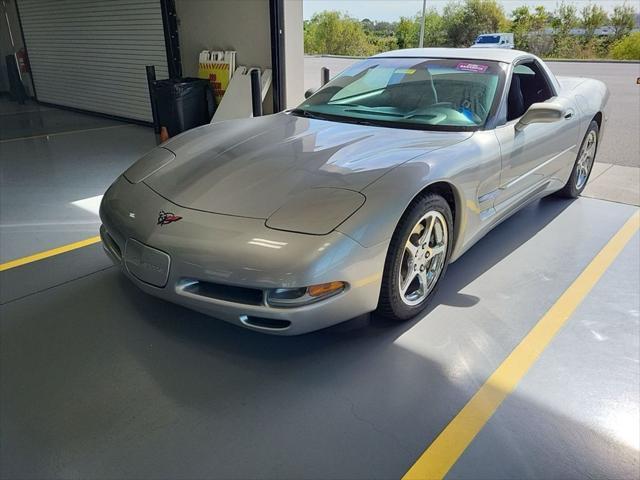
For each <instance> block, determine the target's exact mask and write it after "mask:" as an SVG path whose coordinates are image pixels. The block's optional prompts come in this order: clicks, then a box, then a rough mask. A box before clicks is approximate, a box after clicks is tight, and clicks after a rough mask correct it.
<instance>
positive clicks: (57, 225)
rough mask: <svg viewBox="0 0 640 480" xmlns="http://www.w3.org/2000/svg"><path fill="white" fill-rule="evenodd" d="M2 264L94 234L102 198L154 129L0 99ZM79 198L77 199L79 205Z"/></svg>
mask: <svg viewBox="0 0 640 480" xmlns="http://www.w3.org/2000/svg"><path fill="white" fill-rule="evenodd" d="M0 112H2V113H1V114H0V158H1V159H2V161H0V263H2V262H6V261H8V260H12V259H14V258H19V257H23V256H26V255H29V254H32V253H35V252H38V251H41V250H47V249H50V248H54V247H57V246H59V245H63V244H67V243H70V242H75V241H78V240H82V239H84V238H87V237H90V236H93V235H97V232H98V227H99V226H100V222H99V219H98V216H97V212H96V208H97V206H98V202H97V201H91V199H92V198H94V197H95V196H97V195H102V194H103V193H104V191H105V190H106V189H107V187H108V186H109V185H110V184H111V183H112V182H113V180H114V179H115V178H117V177H118V175H120V174H121V173H122V172H123V171H124V170H126V169H127V168H128V167H129V165H131V164H132V163H133V162H134V161H135V160H137V159H138V158H139V157H140V156H141V155H143V154H144V153H145V152H147V151H148V150H151V149H152V148H153V147H155V145H156V139H155V134H154V133H153V129H151V128H149V127H142V126H139V125H131V124H128V123H123V122H116V121H114V120H107V119H104V118H100V117H96V116H93V115H85V114H80V113H75V112H69V111H66V110H60V109H55V108H42V107H38V106H37V105H35V104H27V105H26V106H18V105H17V104H15V103H13V102H10V101H9V100H7V99H6V98H5V97H0ZM74 202H76V203H74Z"/></svg>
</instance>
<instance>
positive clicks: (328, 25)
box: [304, 11, 373, 56]
mask: <svg viewBox="0 0 640 480" xmlns="http://www.w3.org/2000/svg"><path fill="white" fill-rule="evenodd" d="M304 51H305V52H306V53H330V54H334V55H363V56H364V55H370V54H371V53H372V52H373V48H372V45H371V44H370V43H369V41H368V38H367V34H366V33H365V32H364V29H363V28H362V25H361V24H360V22H359V21H358V20H356V19H355V18H352V17H350V16H349V15H347V14H345V13H342V12H330V11H324V12H320V13H316V14H315V15H314V16H313V17H311V20H309V21H308V22H305V25H304Z"/></svg>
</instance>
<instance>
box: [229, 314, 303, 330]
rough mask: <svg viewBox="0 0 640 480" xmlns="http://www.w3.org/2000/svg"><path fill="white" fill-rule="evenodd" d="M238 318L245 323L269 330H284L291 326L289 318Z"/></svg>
mask: <svg viewBox="0 0 640 480" xmlns="http://www.w3.org/2000/svg"><path fill="white" fill-rule="evenodd" d="M240 320H241V321H242V323H244V324H245V325H250V326H252V327H258V328H267V329H269V330H285V329H287V328H289V327H290V326H291V322H290V321H289V320H279V319H277V318H264V317H242V318H241V319H240Z"/></svg>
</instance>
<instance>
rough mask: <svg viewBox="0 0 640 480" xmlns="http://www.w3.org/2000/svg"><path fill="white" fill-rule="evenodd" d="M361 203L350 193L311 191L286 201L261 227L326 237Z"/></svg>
mask: <svg viewBox="0 0 640 480" xmlns="http://www.w3.org/2000/svg"><path fill="white" fill-rule="evenodd" d="M364 202H365V197H364V195H363V194H361V193H358V192H354V191H352V190H346V189H344V188H330V187H318V188H311V189H309V190H305V191H303V192H301V193H298V194H296V195H294V196H292V197H291V198H289V201H288V202H287V203H285V204H284V205H283V206H282V207H280V208H279V209H278V210H276V211H275V212H274V213H273V215H271V216H270V217H269V218H268V219H267V222H266V223H265V225H266V226H267V227H268V228H273V229H274V230H286V231H288V232H297V233H308V234H312V235H326V234H328V233H330V232H332V231H333V230H334V229H335V228H336V227H337V226H338V225H340V224H341V223H342V222H344V221H345V220H346V219H347V218H349V216H351V215H353V213H355V211H356V210H358V209H359V208H360V207H361V206H362V205H363V204H364Z"/></svg>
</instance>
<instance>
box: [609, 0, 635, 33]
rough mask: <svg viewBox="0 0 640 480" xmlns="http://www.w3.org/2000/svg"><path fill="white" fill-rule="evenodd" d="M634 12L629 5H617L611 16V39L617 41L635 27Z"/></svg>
mask: <svg viewBox="0 0 640 480" xmlns="http://www.w3.org/2000/svg"><path fill="white" fill-rule="evenodd" d="M635 16H636V14H635V11H634V9H633V7H632V6H631V5H629V4H628V3H627V2H625V3H624V4H622V5H617V6H616V7H614V9H613V14H612V15H611V26H612V27H613V30H614V34H613V38H615V39H616V40H619V39H620V38H622V37H624V36H625V35H626V34H627V33H629V32H630V31H631V30H632V29H633V27H634V25H635Z"/></svg>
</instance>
